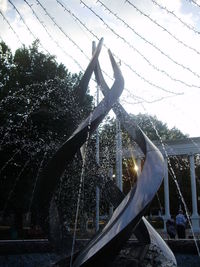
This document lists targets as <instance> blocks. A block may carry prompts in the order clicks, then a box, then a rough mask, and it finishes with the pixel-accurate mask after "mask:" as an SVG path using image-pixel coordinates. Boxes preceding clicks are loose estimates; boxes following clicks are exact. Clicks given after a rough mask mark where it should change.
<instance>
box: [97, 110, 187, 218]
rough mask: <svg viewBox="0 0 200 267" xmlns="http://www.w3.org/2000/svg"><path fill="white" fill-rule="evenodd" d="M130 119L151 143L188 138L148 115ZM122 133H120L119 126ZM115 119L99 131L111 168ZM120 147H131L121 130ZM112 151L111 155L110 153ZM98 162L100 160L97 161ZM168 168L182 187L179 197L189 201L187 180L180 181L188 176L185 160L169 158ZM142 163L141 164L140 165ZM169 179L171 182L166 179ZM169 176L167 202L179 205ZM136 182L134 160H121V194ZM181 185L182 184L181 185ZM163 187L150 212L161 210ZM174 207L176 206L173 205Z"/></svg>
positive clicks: (126, 191) (133, 116)
mask: <svg viewBox="0 0 200 267" xmlns="http://www.w3.org/2000/svg"><path fill="white" fill-rule="evenodd" d="M130 116H131V117H132V118H133V119H134V121H135V122H136V123H137V125H138V126H139V127H140V128H141V129H142V130H143V131H144V133H145V134H146V135H147V136H148V137H149V138H150V139H151V140H152V141H160V140H163V141H166V140H177V139H184V138H187V137H188V136H187V135H185V134H183V133H182V132H181V131H180V130H178V129H177V128H175V127H174V128H172V129H169V128H168V126H167V124H165V123H163V122H161V121H159V120H158V119H157V118H156V117H155V116H150V115H148V114H138V115H133V114H130ZM121 127H122V130H123V126H121ZM115 128H116V127H115V120H114V119H110V120H108V123H106V124H104V125H103V127H102V130H101V138H100V140H101V145H100V147H101V150H102V151H105V147H109V149H108V150H109V152H110V153H109V155H110V162H111V165H113V166H114V165H115V153H116V152H115V151H116V150H115V147H116V145H115V135H116V129H115ZM122 144H123V148H125V147H129V146H130V145H131V146H134V144H133V142H132V140H130V138H129V136H128V134H127V133H126V132H125V131H122ZM111 152H112V153H111ZM102 155H103V156H104V157H105V153H102ZM101 160H102V159H101ZM170 161H171V166H172V168H173V170H174V172H175V173H176V174H177V177H178V180H180V177H182V179H181V181H182V188H183V195H184V196H185V197H186V198H187V199H188V200H189V197H190V196H189V195H190V192H188V190H186V189H185V188H188V179H184V177H187V176H188V172H189V163H188V160H187V159H186V158H183V157H181V158H180V157H174V158H170ZM142 164H143V162H142ZM170 178H171V179H170ZM173 178H174V177H172V172H171V171H170V173H169V179H170V189H171V190H170V194H171V196H170V199H171V201H172V202H173V203H179V194H178V192H177V188H176V187H175V184H174V181H173ZM136 181H137V171H136V161H135V159H134V158H130V159H123V191H124V193H125V194H127V193H128V192H129V190H130V188H131V187H132V186H133V185H134V184H135V182H136ZM183 183H185V184H184V185H183ZM163 194H164V187H163V185H162V186H161V188H160V190H159V192H158V194H157V195H156V196H155V198H154V199H153V201H152V204H151V209H154V208H156V209H160V208H161V207H160V205H161V206H162V207H164V203H163V200H164V197H163ZM188 203H189V206H190V204H191V201H189V202H188ZM177 205H178V204H177ZM176 209H177V207H175V205H172V212H173V213H174V212H175V210H176Z"/></svg>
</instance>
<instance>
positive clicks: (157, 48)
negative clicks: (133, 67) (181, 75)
mask: <svg viewBox="0 0 200 267" xmlns="http://www.w3.org/2000/svg"><path fill="white" fill-rule="evenodd" d="M97 2H99V3H100V4H101V5H102V6H103V7H104V8H105V10H107V11H108V12H109V13H111V14H112V15H113V16H114V17H115V18H117V19H118V20H119V21H120V22H122V23H123V24H124V25H125V26H126V27H127V28H128V29H130V30H131V31H133V32H134V34H136V35H137V36H138V37H139V38H140V39H142V40H143V41H144V42H146V43H148V44H149V45H150V46H152V47H153V48H155V49H156V50H157V51H159V52H160V53H161V54H162V55H163V56H165V57H166V58H167V59H169V60H170V61H171V62H173V63H174V64H176V65H177V66H179V67H181V68H183V69H184V70H187V71H188V72H190V73H192V74H193V75H194V76H196V77H198V78H200V75H199V74H198V73H196V72H194V71H193V70H192V69H190V68H189V67H187V66H184V65H183V64H181V63H179V62H177V61H176V60H175V59H173V58H172V57H170V56H169V55H168V54H166V53H165V52H164V51H162V50H161V49H160V48H159V47H157V46H156V45H155V44H153V43H152V42H150V41H149V40H147V39H146V38H145V37H143V36H142V35H140V34H139V33H138V32H136V31H135V30H134V29H133V28H132V27H131V26H130V25H129V24H128V23H126V22H125V21H124V20H123V19H121V18H120V17H119V16H117V15H116V14H115V13H114V12H113V11H112V10H111V9H109V8H108V7H107V6H106V5H105V4H103V3H102V1H100V0H97ZM81 3H82V4H84V5H85V6H86V7H87V8H88V9H90V10H91V12H92V13H93V14H95V16H97V17H98V18H100V19H101V21H102V22H103V23H104V25H105V26H106V27H107V28H108V29H109V30H111V31H112V32H113V33H114V34H115V35H116V36H117V37H118V38H120V39H121V40H122V41H124V43H126V44H127V45H128V46H129V47H130V48H132V49H133V50H134V51H136V52H137V53H138V54H139V55H140V56H141V57H143V59H144V60H145V61H146V62H147V63H148V64H149V65H150V66H151V67H153V68H154V69H156V70H157V71H160V72H162V73H165V75H167V76H168V77H170V75H168V74H167V73H166V72H165V71H164V70H159V69H158V68H157V67H156V66H155V65H153V64H152V63H151V62H150V60H149V59H147V58H146V57H145V56H144V55H143V54H142V53H141V52H140V51H139V50H137V49H136V48H135V47H134V46H133V45H132V44H130V43H129V42H128V41H126V39H125V38H124V37H121V36H120V35H119V34H118V33H116V32H115V31H114V30H113V29H112V28H111V27H110V26H109V25H108V24H107V23H106V22H105V21H104V20H103V19H102V18H101V17H100V16H99V15H98V14H97V13H96V12H95V11H94V10H93V9H92V8H91V7H89V6H88V5H86V4H85V3H84V2H83V1H82V0H81ZM165 31H166V29H165ZM195 52H196V53H197V54H198V55H200V52H198V51H195Z"/></svg>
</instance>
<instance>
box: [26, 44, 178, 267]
mask: <svg viewBox="0 0 200 267" xmlns="http://www.w3.org/2000/svg"><path fill="white" fill-rule="evenodd" d="M102 43H103V39H101V40H100V42H99V44H98V45H97V47H96V45H95V43H93V57H92V59H91V61H90V63H89V65H88V67H87V69H86V71H85V73H84V75H83V78H82V80H81V82H80V84H79V87H78V88H77V90H79V91H81V94H80V95H82V96H84V94H85V92H86V90H87V86H88V83H89V81H90V78H91V75H92V73H93V72H94V73H95V77H96V81H97V84H98V85H99V87H100V89H101V90H102V93H103V95H104V99H103V100H102V101H101V102H100V103H99V104H98V105H97V107H96V108H95V109H94V111H93V112H92V113H91V114H90V115H89V116H88V118H87V119H86V120H84V121H83V122H82V124H80V126H79V127H78V128H77V129H76V130H75V132H74V133H73V134H72V135H71V136H70V138H68V140H67V141H66V142H65V143H64V144H63V145H62V146H61V147H60V148H59V149H58V151H57V152H56V153H55V154H54V156H53V157H52V158H51V160H50V161H49V163H48V164H47V166H46V167H45V168H44V169H43V171H42V172H41V174H40V175H39V177H38V179H37V184H36V185H35V187H34V196H33V199H31V203H32V202H33V206H36V207H37V209H38V214H39V221H40V225H41V227H42V229H43V231H44V232H45V233H46V234H47V235H48V238H49V241H50V242H51V244H52V245H53V246H54V248H55V250H56V253H57V254H58V255H59V256H60V259H59V260H57V262H56V263H55V264H54V266H70V267H79V266H88V267H89V266H97V267H98V266H99V267H100V266H114V265H116V266H128V264H130V265H129V266H138V265H139V264H140V266H152V265H151V261H152V255H153V257H154V260H155V258H158V261H160V260H161V258H162V261H163V262H164V264H165V265H158V263H157V265H156V266H177V265H176V259H175V257H174V255H173V253H172V251H171V250H170V248H169V247H168V246H167V244H166V243H165V242H164V240H163V239H162V238H161V237H160V235H159V234H158V233H157V232H156V230H155V229H154V228H153V227H152V226H151V225H150V224H149V223H148V221H147V220H146V219H145V217H144V215H145V212H146V211H147V209H148V207H149V205H150V203H151V201H152V199H153V197H154V196H155V194H156V193H157V191H158V189H159V187H160V185H161V183H162V180H163V177H164V159H163V157H162V154H161V153H160V151H159V150H158V149H157V148H156V147H155V145H154V144H153V143H152V142H151V141H150V140H149V139H148V137H147V136H146V135H145V134H144V133H143V131H142V130H141V129H140V128H139V127H138V126H137V125H136V124H135V122H134V121H133V119H132V118H131V117H130V116H129V115H128V114H127V112H126V111H125V110H124V108H123V107H122V106H121V105H120V104H119V102H118V101H117V100H118V98H119V97H120V95H121V93H122V91H123V87H124V79H123V76H122V73H121V71H120V69H119V67H118V65H117V64H116V62H115V59H114V57H113V55H112V53H111V52H110V51H108V53H109V57H110V61H111V65H112V68H113V72H114V83H113V86H112V87H111V89H110V88H109V87H108V85H107V84H106V82H105V80H104V78H103V74H102V71H101V68H100V65H99V62H98V57H99V54H100V51H101V47H102ZM111 109H113V111H114V112H115V114H116V116H117V118H118V120H119V121H120V123H121V125H122V126H123V127H124V129H126V131H127V132H128V133H129V135H130V137H131V139H132V140H133V141H134V142H136V143H137V145H138V146H139V147H140V149H141V151H142V153H143V155H144V158H145V161H144V166H143V169H142V172H141V174H140V175H139V177H138V180H137V183H136V185H135V186H134V187H133V188H132V189H131V191H130V192H129V193H128V194H127V195H126V196H125V195H124V194H123V193H122V192H121V191H120V190H119V188H118V187H116V185H115V184H114V183H113V182H112V181H111V180H110V178H109V177H108V175H106V174H103V172H100V171H99V175H98V176H97V177H96V184H98V186H99V187H100V188H101V189H102V190H103V191H105V192H107V194H105V195H106V196H107V201H108V202H110V203H111V204H112V205H113V207H114V208H115V211H114V213H113V215H112V217H111V218H110V220H109V221H108V223H107V224H106V225H105V227H104V228H103V229H102V230H101V231H100V232H98V233H97V234H96V235H95V236H94V237H93V238H92V239H91V240H90V241H89V242H88V243H87V244H86V245H85V246H84V247H83V248H80V247H79V246H76V247H75V245H76V244H75V241H76V240H75V238H76V225H77V216H78V211H79V204H80V200H79V199H78V203H77V210H76V222H75V232H74V236H73V237H71V236H70V234H69V233H68V232H67V230H66V228H65V227H64V216H63V214H62V212H61V211H60V209H59V207H58V206H57V204H56V202H55V200H54V193H55V188H56V186H57V185H58V183H59V180H60V178H61V176H62V175H63V173H64V171H65V169H66V166H67V164H70V162H71V161H72V160H73V158H74V156H75V155H76V153H79V152H80V149H81V148H82V147H83V146H84V145H85V144H86V148H87V142H88V140H89V139H90V136H91V135H92V134H93V133H94V131H95V130H96V129H97V127H98V126H99V124H100V123H101V121H102V120H103V119H104V117H105V116H106V114H107V113H108V112H109V111H110V110H111ZM82 155H83V156H82V159H81V158H80V160H82V161H83V164H82V175H81V181H80V186H79V189H78V191H79V192H78V197H80V194H81V190H82V182H83V174H84V168H85V164H87V163H86V162H85V157H84V153H82ZM96 168H97V169H100V168H101V166H96ZM97 173H98V172H97ZM132 233H134V235H135V236H136V238H137V240H138V241H137V242H135V243H134V244H133V243H131V244H130V243H127V241H128V239H129V238H130V236H131V235H132ZM127 244H128V245H127ZM127 246H128V247H127ZM128 258H130V259H129V262H128V263H127V259H128ZM124 259H125V263H123V262H121V261H123V260H124ZM155 261H156V260H155Z"/></svg>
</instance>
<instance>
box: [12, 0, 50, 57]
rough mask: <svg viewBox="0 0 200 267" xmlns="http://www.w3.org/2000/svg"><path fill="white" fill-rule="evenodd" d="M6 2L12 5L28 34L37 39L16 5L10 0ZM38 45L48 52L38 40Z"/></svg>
mask: <svg viewBox="0 0 200 267" xmlns="http://www.w3.org/2000/svg"><path fill="white" fill-rule="evenodd" d="M8 2H9V3H10V4H11V5H12V7H13V8H14V10H15V11H16V12H17V14H18V15H19V17H20V19H21V21H22V22H23V24H24V25H25V27H26V28H27V30H28V32H29V34H30V35H31V36H32V37H33V39H34V40H39V38H38V37H36V35H35V34H34V33H33V32H32V31H31V29H30V28H29V26H28V25H27V24H26V22H25V20H24V18H23V17H22V15H21V14H20V12H19V10H18V9H17V8H16V6H15V5H14V4H13V3H12V2H11V0H8ZM39 43H40V46H41V47H42V49H44V50H45V51H46V53H47V54H49V52H48V51H47V49H46V48H45V47H44V46H43V45H42V43H41V42H40V40H39Z"/></svg>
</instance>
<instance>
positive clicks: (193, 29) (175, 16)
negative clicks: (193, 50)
mask: <svg viewBox="0 0 200 267" xmlns="http://www.w3.org/2000/svg"><path fill="white" fill-rule="evenodd" d="M151 1H152V3H154V5H156V6H158V7H159V8H160V9H162V10H165V11H166V12H167V13H168V14H170V15H172V16H173V17H174V18H176V19H177V20H179V21H180V22H181V23H182V24H183V25H184V26H185V27H186V28H188V29H189V30H192V31H193V32H194V33H196V34H200V32H199V31H198V30H196V29H195V28H194V27H193V26H192V25H189V24H187V23H186V22H185V21H183V20H182V19H181V18H179V17H178V16H177V15H176V14H175V13H174V12H173V11H171V10H169V9H167V8H166V7H164V6H162V5H161V4H160V3H158V2H156V1H155V0H151ZM128 2H129V1H128Z"/></svg>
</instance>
